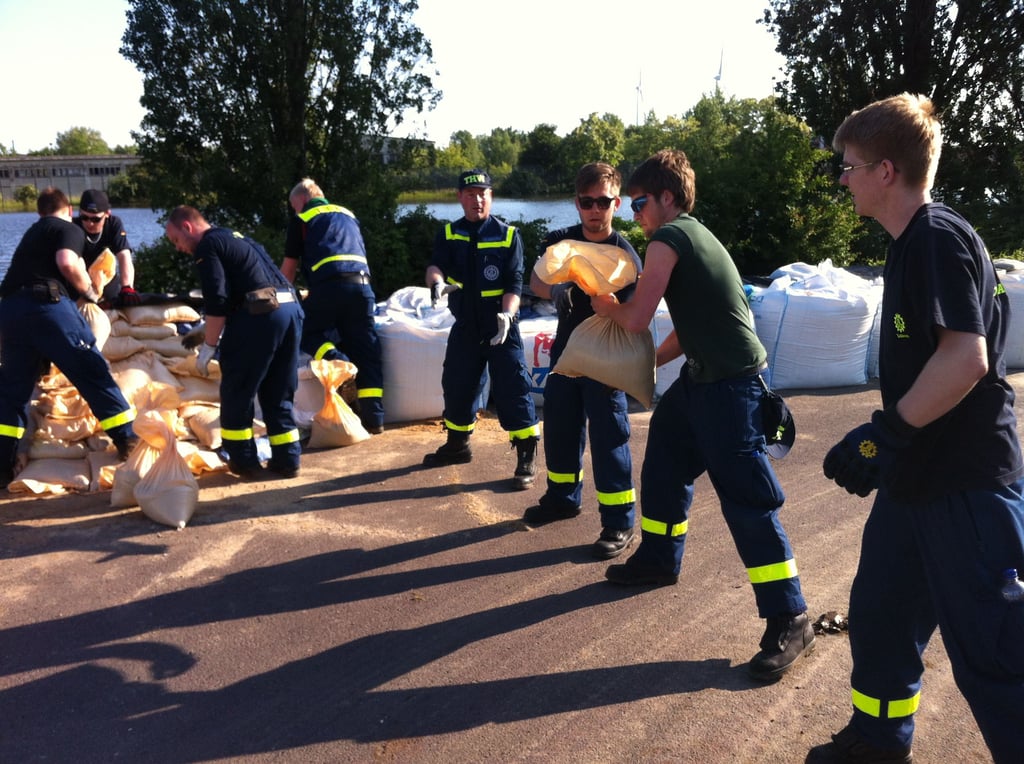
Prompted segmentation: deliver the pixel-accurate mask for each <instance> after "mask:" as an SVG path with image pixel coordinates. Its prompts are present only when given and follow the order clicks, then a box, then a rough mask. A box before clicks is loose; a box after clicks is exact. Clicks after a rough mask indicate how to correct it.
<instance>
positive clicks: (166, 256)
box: [132, 238, 199, 294]
mask: <svg viewBox="0 0 1024 764" xmlns="http://www.w3.org/2000/svg"><path fill="white" fill-rule="evenodd" d="M132 259H133V260H134V262H135V287H136V289H138V290H139V291H142V292H165V293H167V294H188V293H189V292H190V291H191V290H193V289H198V288H199V279H198V276H197V275H196V272H195V268H194V267H193V265H192V256H191V255H186V254H184V253H183V252H178V251H177V250H176V249H175V248H174V245H173V244H171V242H170V241H168V240H167V239H166V238H161V239H159V240H158V241H156V242H154V243H153V244H151V245H149V246H145V247H139V248H138V249H136V250H134V251H133V252H132Z"/></svg>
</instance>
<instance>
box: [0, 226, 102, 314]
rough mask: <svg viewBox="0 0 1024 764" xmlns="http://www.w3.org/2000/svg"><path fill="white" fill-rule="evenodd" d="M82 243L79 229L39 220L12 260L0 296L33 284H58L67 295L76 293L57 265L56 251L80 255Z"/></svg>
mask: <svg viewBox="0 0 1024 764" xmlns="http://www.w3.org/2000/svg"><path fill="white" fill-rule="evenodd" d="M84 243H85V234H83V233H82V229H81V228H79V227H78V226H76V225H72V224H71V223H69V222H68V221H67V220H64V219H63V218H58V217H53V216H47V217H42V218H39V220H37V221H36V222H35V223H33V224H32V226H31V227H30V228H29V229H28V230H27V231H26V232H25V235H24V236H23V237H22V239H21V242H20V243H19V244H18V247H17V248H16V249H15V250H14V255H13V256H12V257H11V264H10V266H9V267H8V268H7V274H6V275H5V276H4V280H3V282H2V283H0V296H4V297H6V296H7V295H9V294H13V293H14V292H16V291H17V290H18V289H20V288H21V287H24V286H28V285H29V284H31V283H33V282H34V281H39V280H42V279H52V280H56V281H59V282H60V283H61V284H63V285H64V287H65V289H67V290H68V293H69V294H72V295H74V294H76V293H75V291H74V289H73V288H72V287H71V285H70V284H69V283H68V282H67V280H66V279H65V278H64V276H63V275H62V274H61V272H60V268H59V267H58V266H57V252H58V251H59V250H62V249H70V250H72V251H74V252H77V253H79V254H81V252H82V248H83V246H84Z"/></svg>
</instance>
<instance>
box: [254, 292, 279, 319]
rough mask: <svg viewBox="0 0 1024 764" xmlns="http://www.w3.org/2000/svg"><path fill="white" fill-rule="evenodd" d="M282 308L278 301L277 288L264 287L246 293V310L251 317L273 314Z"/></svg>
mask: <svg viewBox="0 0 1024 764" xmlns="http://www.w3.org/2000/svg"><path fill="white" fill-rule="evenodd" d="M278 307H280V303H279V302H278V301H277V289H276V288H275V287H272V286H269V287H263V289H253V290H252V291H251V292H246V293H245V309H246V310H248V311H249V313H250V314H251V315H254V316H259V315H262V314H264V313H272V312H274V311H275V310H277V309H278Z"/></svg>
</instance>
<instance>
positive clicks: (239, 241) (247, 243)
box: [192, 227, 291, 316]
mask: <svg viewBox="0 0 1024 764" xmlns="http://www.w3.org/2000/svg"><path fill="white" fill-rule="evenodd" d="M192 262H193V264H194V265H195V266H196V269H197V270H198V271H199V281H200V284H201V285H202V289H203V303H204V306H205V311H206V313H207V315H210V316H227V315H228V314H230V313H231V312H232V311H234V310H235V309H237V308H238V306H239V305H241V304H242V301H243V300H244V298H245V294H246V292H251V291H252V290H254V289H262V288H264V287H268V286H272V287H276V288H277V289H279V290H282V291H287V290H289V289H290V288H291V284H289V283H288V280H287V279H286V278H285V277H284V274H283V273H281V271H280V270H279V269H278V267H277V265H275V264H274V261H273V260H272V259H271V258H270V255H268V254H267V251H266V250H265V249H264V248H263V247H262V245H260V244H258V243H257V242H255V241H254V240H252V239H250V238H248V237H247V236H243V235H242V234H240V233H235V232H233V231H231V230H229V229H227V228H217V227H213V228H210V229H209V230H208V231H207V232H206V233H204V234H203V237H202V238H201V239H200V240H199V244H198V245H197V246H196V251H195V252H194V253H193V255H192Z"/></svg>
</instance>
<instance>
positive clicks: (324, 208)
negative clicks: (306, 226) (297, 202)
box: [299, 204, 355, 223]
mask: <svg viewBox="0 0 1024 764" xmlns="http://www.w3.org/2000/svg"><path fill="white" fill-rule="evenodd" d="M325 212H340V213H341V214H342V215H348V216H349V217H350V218H354V217H355V215H353V214H352V212H351V211H350V210H347V209H345V208H344V207H342V206H341V205H340V204H321V205H320V206H319V207H312V208H311V209H308V210H306V211H305V212H300V213H299V220H301V221H302V222H303V223H308V222H309V221H310V220H312V219H313V218H315V217H316V216H317V215H322V214H323V213H325Z"/></svg>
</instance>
